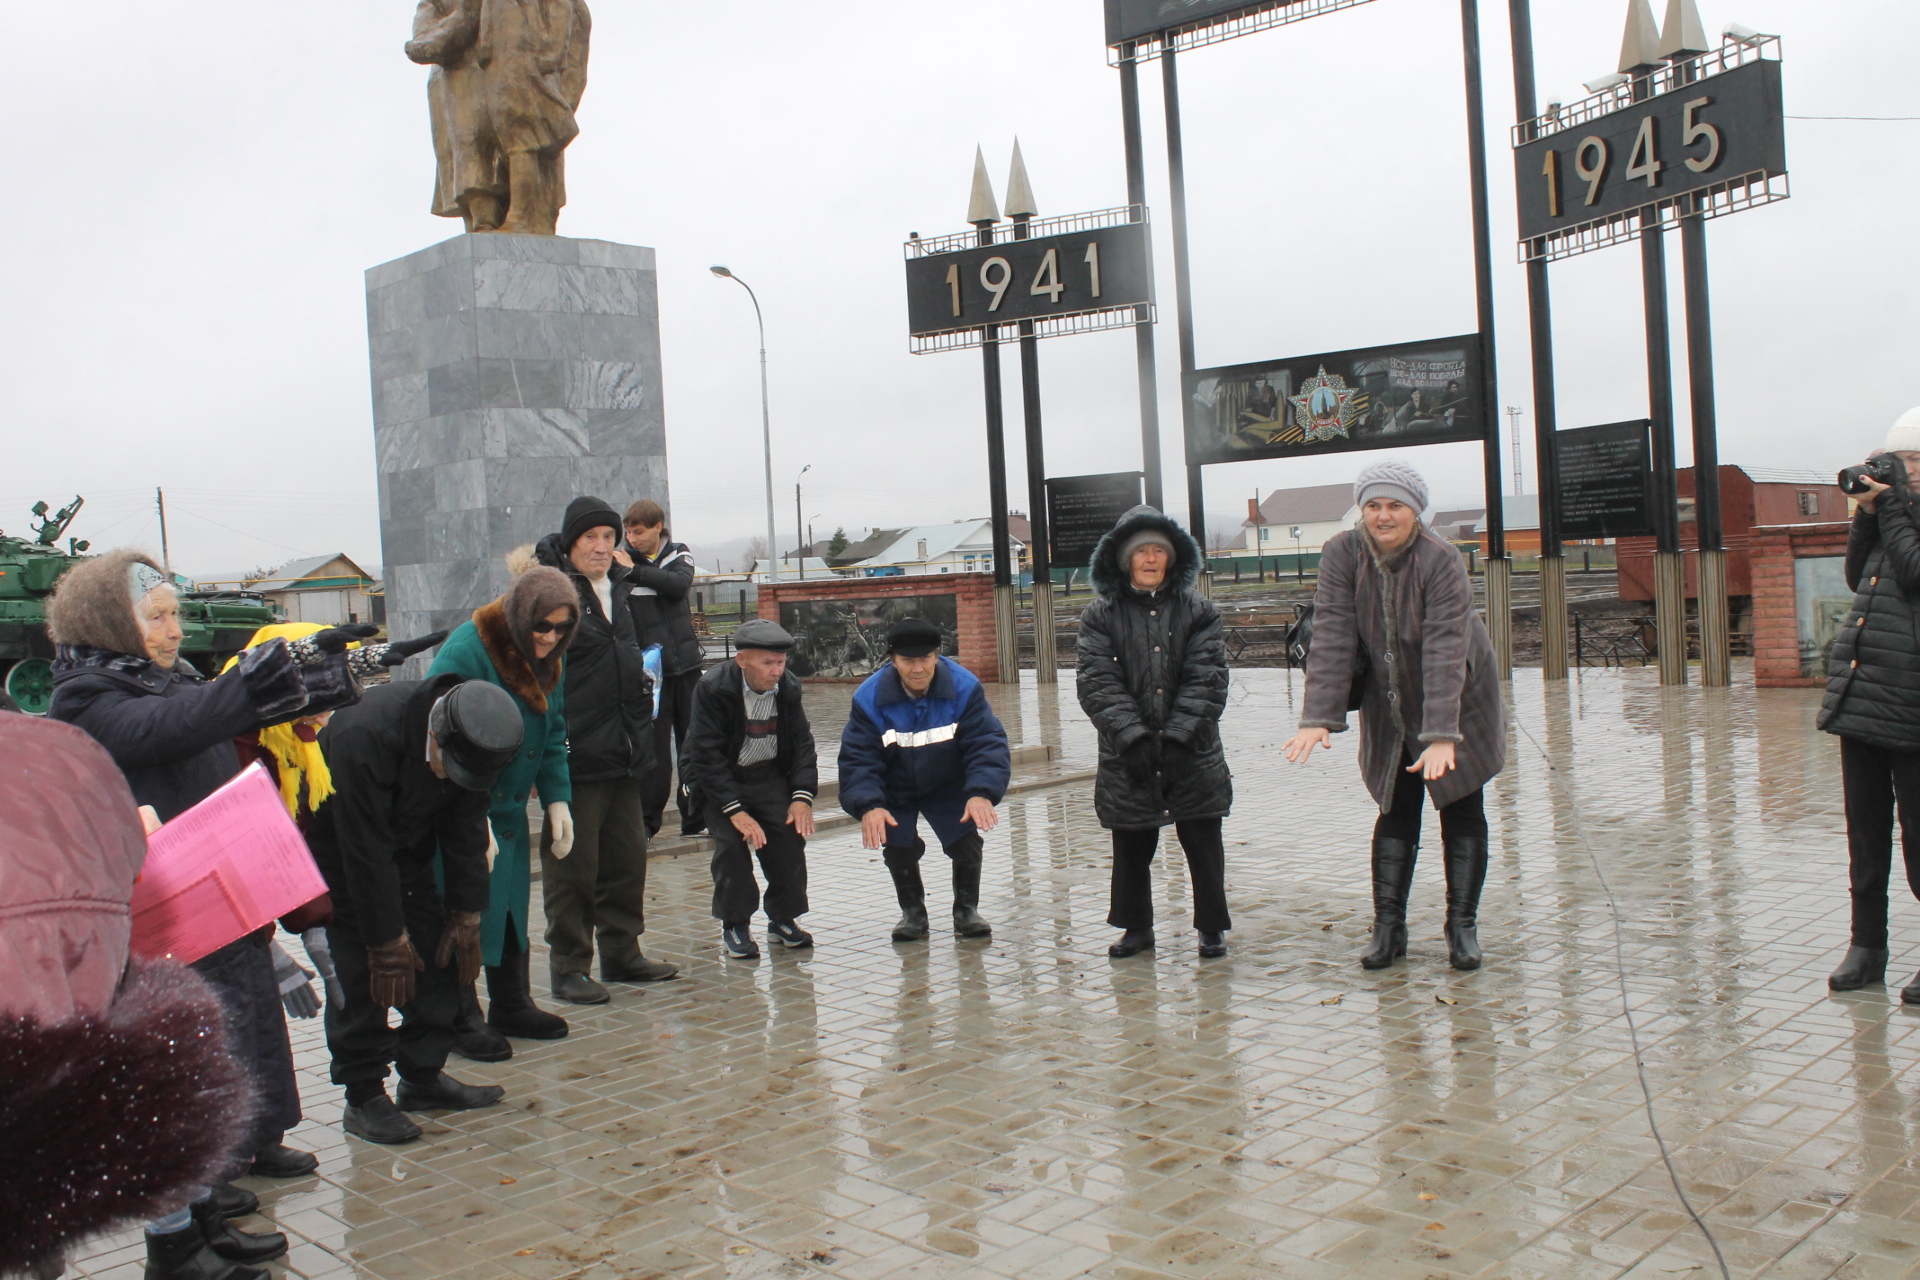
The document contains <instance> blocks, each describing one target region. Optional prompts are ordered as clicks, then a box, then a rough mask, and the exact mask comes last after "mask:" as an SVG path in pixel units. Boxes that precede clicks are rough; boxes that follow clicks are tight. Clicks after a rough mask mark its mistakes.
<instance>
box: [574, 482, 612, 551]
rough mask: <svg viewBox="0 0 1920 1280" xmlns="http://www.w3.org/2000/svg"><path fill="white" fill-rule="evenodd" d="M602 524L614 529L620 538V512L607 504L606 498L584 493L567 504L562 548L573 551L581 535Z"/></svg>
mask: <svg viewBox="0 0 1920 1280" xmlns="http://www.w3.org/2000/svg"><path fill="white" fill-rule="evenodd" d="M601 525H605V526H606V527H607V528H609V529H611V530H613V536H614V537H615V538H618V537H619V536H620V532H621V526H620V514H619V512H617V511H615V510H614V509H613V508H612V507H611V506H609V505H608V504H607V500H606V499H605V498H594V497H588V496H587V495H585V494H582V495H581V496H580V497H578V498H575V499H574V500H573V501H572V502H569V503H568V504H567V519H566V523H564V524H562V525H561V526H560V550H561V551H563V552H565V551H572V550H573V544H574V543H576V542H578V541H579V540H580V535H581V534H583V533H585V532H587V530H589V529H598V528H599V527H600V526H601Z"/></svg>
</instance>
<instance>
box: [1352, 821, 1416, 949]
mask: <svg viewBox="0 0 1920 1280" xmlns="http://www.w3.org/2000/svg"><path fill="white" fill-rule="evenodd" d="M1419 855H1420V846H1419V845H1417V844H1415V843H1414V842H1413V841H1411V840H1396V839H1394V838H1392V837H1391V836H1375V837H1374V838H1373V941H1372V942H1371V943H1370V944H1369V945H1368V947H1367V949H1366V952H1365V953H1364V954H1363V955H1361V957H1360V967H1361V968H1362V969H1384V968H1386V967H1387V966H1388V965H1390V964H1392V963H1393V962H1394V961H1395V960H1398V959H1399V958H1400V957H1401V956H1404V955H1405V954H1407V892H1408V890H1410V889H1411V888H1412V887H1413V864H1414V861H1415V860H1416V859H1417V858H1418V857H1419Z"/></svg>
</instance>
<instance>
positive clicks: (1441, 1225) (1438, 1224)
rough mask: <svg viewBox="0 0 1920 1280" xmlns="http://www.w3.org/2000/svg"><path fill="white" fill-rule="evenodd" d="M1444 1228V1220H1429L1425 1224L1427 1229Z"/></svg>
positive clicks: (1445, 1225)
mask: <svg viewBox="0 0 1920 1280" xmlns="http://www.w3.org/2000/svg"><path fill="white" fill-rule="evenodd" d="M1446 1229H1447V1224H1446V1223H1444V1222H1429V1223H1428V1224H1427V1230H1429V1231H1445V1230H1446Z"/></svg>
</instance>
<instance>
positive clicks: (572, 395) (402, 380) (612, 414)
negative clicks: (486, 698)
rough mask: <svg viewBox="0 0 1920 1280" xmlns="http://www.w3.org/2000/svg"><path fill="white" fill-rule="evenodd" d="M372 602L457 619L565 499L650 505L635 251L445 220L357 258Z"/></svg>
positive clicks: (641, 275)
mask: <svg viewBox="0 0 1920 1280" xmlns="http://www.w3.org/2000/svg"><path fill="white" fill-rule="evenodd" d="M366 283H367V334H368V353H369V357H370V364H371V372H372V399H373V416H374V445H375V457H376V459H377V465H378V467H379V472H380V477H379V479H380V486H379V487H380V517H381V522H380V530H381V546H382V553H383V558H384V560H385V562H386V565H387V571H386V572H387V616H388V619H389V625H390V626H391V627H392V629H393V631H394V633H395V634H397V635H406V634H415V633H419V632H424V631H428V630H433V629H436V628H439V627H445V626H451V625H457V623H458V622H460V621H462V620H464V619H465V618H466V616H467V615H468V614H469V613H470V612H471V611H472V610H473V609H474V608H476V607H478V606H479V605H481V604H483V603H485V602H486V601H487V600H488V599H491V598H492V597H493V596H495V595H497V594H499V592H500V591H502V590H504V589H505V586H506V584H507V580H508V575H507V570H506V566H505V562H504V557H505V555H506V553H507V552H508V551H510V550H512V549H513V548H515V547H517V546H521V545H524V544H526V543H529V542H533V541H536V540H538V539H539V538H540V537H542V536H544V535H546V534H548V533H552V532H555V531H556V530H557V529H558V528H559V526H560V521H561V519H562V517H563V514H564V512H565V509H566V505H567V503H568V502H569V501H571V500H572V499H573V498H574V497H577V496H578V495H580V494H582V493H592V494H594V495H596V496H598V497H601V498H604V499H606V500H607V501H608V502H610V503H612V504H613V505H614V506H615V507H616V508H624V507H625V506H626V505H627V504H628V503H630V502H632V501H633V500H634V499H636V498H641V497H650V498H653V499H654V500H655V501H657V502H659V503H661V504H662V505H667V504H668V491H667V461H666V416H665V407H664V404H663V402H662V399H661V380H660V331H659V319H658V303H657V297H658V291H657V287H656V282H655V277H654V253H653V250H652V249H648V248H644V247H641V246H637V245H621V244H613V243H611V242H609V241H604V240H569V239H563V238H560V237H553V236H507V235H478V236H475V235H461V236H455V237H453V238H452V239H449V240H445V241H443V242H441V243H439V244H436V245H432V246H429V247H428V248H425V249H422V250H420V251H419V252H418V253H413V254H409V255H408V256H406V257H404V258H399V259H396V260H395V261H393V262H388V263H383V264H381V265H380V266H377V267H374V268H371V269H370V270H369V271H368V272H367V273H366Z"/></svg>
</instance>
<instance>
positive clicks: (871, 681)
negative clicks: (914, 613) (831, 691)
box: [839, 618, 1013, 942]
mask: <svg viewBox="0 0 1920 1280" xmlns="http://www.w3.org/2000/svg"><path fill="white" fill-rule="evenodd" d="M941 640H942V637H941V634H940V628H938V627H936V626H934V625H933V623H931V622H928V621H927V620H926V619H924V618H906V619H903V620H902V621H900V622H896V623H894V624H893V627H892V628H891V629H890V630H889V631H888V632H887V655H888V658H889V661H888V663H887V665H886V666H884V667H882V668H880V670H878V671H876V672H874V673H873V674H872V675H871V676H869V677H867V680H866V683H864V684H862V685H861V686H860V688H859V690H858V691H856V692H855V693H854V695H853V707H852V710H851V711H849V712H848V715H847V726H846V728H845V730H843V731H842V732H841V735H840V761H839V767H840V807H841V808H843V809H845V810H846V811H847V812H848V813H850V814H852V815H853V816H854V817H856V818H858V819H860V833H861V835H862V837H863V838H864V840H865V843H866V846H867V848H869V849H881V850H884V851H885V858H886V863H887V871H888V872H889V873H890V874H891V875H892V877H893V888H894V894H895V896H896V897H898V898H899V900H900V912H901V915H900V923H899V924H897V925H895V926H894V927H893V940H894V941H895V942H914V941H918V940H919V939H921V938H925V937H926V936H927V934H928V933H929V931H930V929H931V924H930V922H929V921H928V919H927V898H926V887H925V885H924V884H923V883H922V881H921V879H920V859H921V857H922V856H923V855H924V854H925V853H926V851H927V845H926V842H925V841H924V840H922V839H921V838H920V832H919V826H920V818H921V816H922V815H924V816H925V817H926V819H927V825H928V826H930V827H932V828H933V834H934V836H935V837H936V838H937V839H938V840H939V841H940V847H941V849H942V850H944V851H945V853H946V855H947V859H948V861H949V862H951V863H952V869H953V931H954V932H955V933H957V934H959V935H960V936H961V937H963V938H985V937H988V936H990V935H991V934H992V933H993V926H992V925H990V924H988V923H987V921H986V920H985V919H984V918H982V916H981V915H980V866H981V860H982V854H983V851H984V847H985V846H984V841H983V840H982V839H981V834H982V833H983V832H987V831H991V830H993V828H994V826H995V824H996V823H997V822H998V821H999V818H998V817H997V816H996V815H995V813H994V810H993V806H994V805H996V804H998V803H999V802H1000V800H1001V798H1002V797H1003V796H1005V795H1006V793H1007V784H1008V782H1009V781H1010V780H1011V778H1012V772H1013V756H1012V752H1011V750H1010V749H1009V748H1008V746H1007V731H1006V729H1005V728H1004V727H1002V725H1001V724H1000V720H999V717H997V716H995V715H994V714H993V708H992V707H991V706H989V705H988V703H987V691H986V689H985V688H984V687H983V686H982V685H981V683H980V681H979V679H978V678H977V677H976V676H975V675H974V674H973V673H972V672H971V671H968V670H967V669H966V668H965V667H963V666H961V665H960V664H959V663H957V662H955V661H954V660H953V659H952V658H945V657H942V656H941V655H940V644H941Z"/></svg>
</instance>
